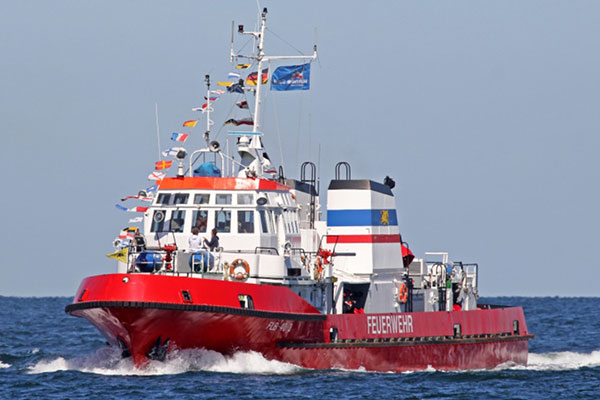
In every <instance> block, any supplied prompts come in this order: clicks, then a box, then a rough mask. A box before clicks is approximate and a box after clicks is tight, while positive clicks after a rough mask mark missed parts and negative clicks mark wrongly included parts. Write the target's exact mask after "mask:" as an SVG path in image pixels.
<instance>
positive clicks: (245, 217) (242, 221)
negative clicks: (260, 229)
mask: <svg viewBox="0 0 600 400" xmlns="http://www.w3.org/2000/svg"><path fill="white" fill-rule="evenodd" d="M237 217H238V233H254V211H238V213H237Z"/></svg>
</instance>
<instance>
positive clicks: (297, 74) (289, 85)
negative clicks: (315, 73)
mask: <svg viewBox="0 0 600 400" xmlns="http://www.w3.org/2000/svg"><path fill="white" fill-rule="evenodd" d="M309 89H310V63H307V64H302V65H289V66H281V67H277V69H275V71H274V72H273V75H272V77H271V90H276V91H286V90H309Z"/></svg>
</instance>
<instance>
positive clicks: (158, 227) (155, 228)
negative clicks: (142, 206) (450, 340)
mask: <svg viewBox="0 0 600 400" xmlns="http://www.w3.org/2000/svg"><path fill="white" fill-rule="evenodd" d="M166 216H167V211H166V210H154V214H153V215H152V225H151V226H150V232H165V225H168V224H165V219H166Z"/></svg>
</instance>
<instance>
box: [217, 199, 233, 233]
mask: <svg viewBox="0 0 600 400" xmlns="http://www.w3.org/2000/svg"><path fill="white" fill-rule="evenodd" d="M229 196H231V195H229ZM215 226H216V228H217V232H224V233H229V232H231V211H223V210H220V211H215Z"/></svg>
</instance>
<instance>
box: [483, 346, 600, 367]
mask: <svg viewBox="0 0 600 400" xmlns="http://www.w3.org/2000/svg"><path fill="white" fill-rule="evenodd" d="M598 366H600V350H595V351H592V352H591V353H575V352H572V351H559V352H553V353H540V354H537V353H529V358H528V360H527V365H517V364H515V363H512V362H508V363H504V364H501V365H499V366H497V367H496V368H494V370H496V371H497V370H504V369H512V370H528V371H568V370H575V369H579V368H585V367H589V368H594V367H598Z"/></svg>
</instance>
